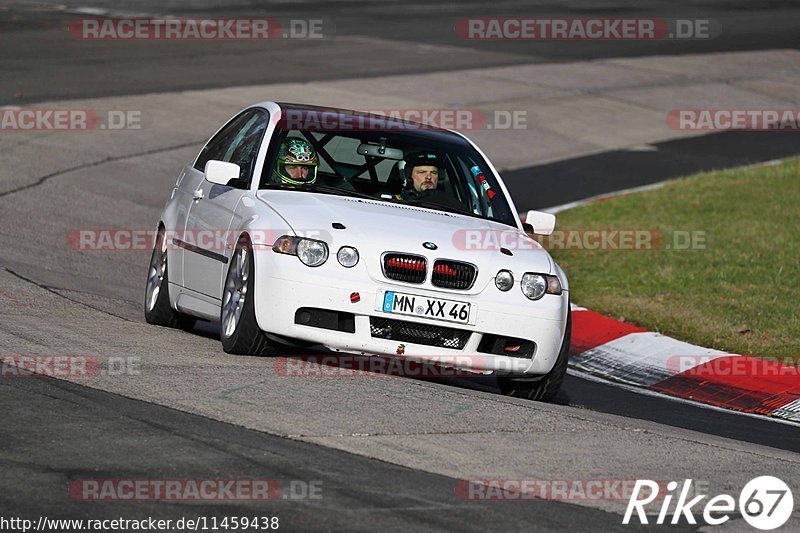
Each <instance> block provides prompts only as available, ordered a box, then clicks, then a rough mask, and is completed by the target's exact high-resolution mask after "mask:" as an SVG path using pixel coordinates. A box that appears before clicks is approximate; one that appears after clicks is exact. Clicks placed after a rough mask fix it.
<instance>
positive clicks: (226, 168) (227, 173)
mask: <svg viewBox="0 0 800 533" xmlns="http://www.w3.org/2000/svg"><path fill="white" fill-rule="evenodd" d="M239 173H240V170H239V165H237V164H236V163H226V162H225V161H216V160H214V159H211V160H209V161H208V162H207V163H206V170H205V177H206V180H207V181H210V182H211V183H216V184H217V185H227V184H228V182H230V181H231V180H238V179H239Z"/></svg>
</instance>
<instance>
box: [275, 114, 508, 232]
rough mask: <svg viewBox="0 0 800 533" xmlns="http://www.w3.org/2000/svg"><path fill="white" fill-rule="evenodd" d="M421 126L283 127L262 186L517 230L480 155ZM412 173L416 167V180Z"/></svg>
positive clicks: (459, 140)
mask: <svg viewBox="0 0 800 533" xmlns="http://www.w3.org/2000/svg"><path fill="white" fill-rule="evenodd" d="M412 128H413V127H412ZM419 128H420V130H421V131H415V130H414V129H408V128H406V129H403V130H401V131H397V129H385V130H375V129H372V128H370V129H363V130H336V131H316V130H309V129H277V130H276V132H275V134H274V135H273V140H272V142H271V145H270V149H269V153H268V154H267V159H266V161H265V165H264V171H263V174H262V176H261V180H260V188H261V189H276V188H277V189H293V190H302V191H308V192H315V193H323V194H341V195H348V196H356V197H361V198H371V199H374V200H378V201H384V202H395V203H404V204H409V205H417V206H420V207H425V208H428V209H435V210H439V211H447V212H454V213H459V214H463V215H466V216H473V217H479V218H484V219H488V220H493V221H497V222H500V223H503V224H507V225H510V226H514V227H516V221H515V219H514V216H513V213H512V211H511V209H510V207H509V205H508V202H507V201H506V198H505V195H504V194H503V191H502V190H501V189H500V187H499V184H498V183H497V180H496V179H495V178H494V175H493V174H492V172H491V170H490V169H489V167H488V165H487V164H486V161H485V160H484V159H483V157H481V155H480V153H478V152H477V151H476V150H475V149H474V148H473V147H472V146H471V145H470V143H469V142H467V141H465V140H464V139H463V138H461V137H459V136H457V135H455V134H452V133H447V132H442V131H436V132H435V133H431V132H430V130H426V129H425V128H424V127H422V126H419ZM298 147H299V149H298ZM298 150H299V151H298ZM292 154H294V156H293V155H292ZM309 154H310V155H309ZM315 156H316V157H315ZM305 159H308V160H305ZM292 163H297V164H292ZM297 167H301V168H303V170H301V171H298V169H297ZM412 169H417V172H416V174H417V175H416V177H415V176H412ZM298 172H299V174H298Z"/></svg>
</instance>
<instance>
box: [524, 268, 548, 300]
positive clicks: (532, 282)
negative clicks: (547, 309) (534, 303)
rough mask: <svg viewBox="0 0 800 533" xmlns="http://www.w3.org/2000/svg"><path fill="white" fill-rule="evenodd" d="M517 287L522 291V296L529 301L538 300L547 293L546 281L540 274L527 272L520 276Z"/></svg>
mask: <svg viewBox="0 0 800 533" xmlns="http://www.w3.org/2000/svg"><path fill="white" fill-rule="evenodd" d="M519 286H520V288H521V289H522V294H524V295H525V296H527V297H528V298H529V299H531V300H538V299H539V298H541V297H542V296H544V293H545V291H547V280H546V279H544V276H542V275H541V274H531V273H530V272H528V273H526V274H525V275H523V276H522V280H521V281H520V282H519Z"/></svg>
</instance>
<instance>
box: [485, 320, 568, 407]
mask: <svg viewBox="0 0 800 533" xmlns="http://www.w3.org/2000/svg"><path fill="white" fill-rule="evenodd" d="M571 341H572V311H569V310H568V311H567V327H566V329H565V330H564V339H563V340H562V341H561V351H559V353H558V358H557V359H556V364H555V365H553V368H552V369H551V370H550V372H548V373H547V374H545V375H544V376H543V377H542V378H541V379H540V380H538V381H524V380H515V379H514V378H511V377H498V378H497V385H498V387H499V388H500V392H502V393H503V394H504V395H506V396H513V397H515V398H525V399H526V400H537V401H540V402H549V401H552V400H553V398H555V397H556V394H558V390H559V389H560V388H561V384H562V383H563V382H564V376H566V375H567V363H568V362H569V361H568V360H569V346H570V342H571Z"/></svg>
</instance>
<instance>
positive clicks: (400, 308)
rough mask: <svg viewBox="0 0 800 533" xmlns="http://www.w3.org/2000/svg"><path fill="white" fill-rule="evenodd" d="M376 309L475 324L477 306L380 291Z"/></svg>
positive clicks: (442, 299) (397, 313) (396, 313)
mask: <svg viewBox="0 0 800 533" xmlns="http://www.w3.org/2000/svg"><path fill="white" fill-rule="evenodd" d="M375 309H376V310H379V311H383V312H384V313H392V314H395V315H408V316H417V317H420V318H432V319H434V320H444V321H447V322H456V323H458V324H475V319H474V317H473V315H474V311H475V306H473V305H472V304H470V303H468V302H459V301H456V300H446V299H444V298H431V297H429V296H420V295H419V294H406V293H402V292H395V291H380V292H378V299H377V302H376V306H375Z"/></svg>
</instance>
